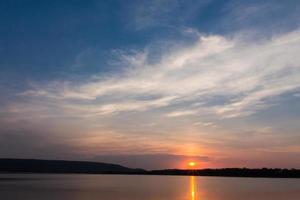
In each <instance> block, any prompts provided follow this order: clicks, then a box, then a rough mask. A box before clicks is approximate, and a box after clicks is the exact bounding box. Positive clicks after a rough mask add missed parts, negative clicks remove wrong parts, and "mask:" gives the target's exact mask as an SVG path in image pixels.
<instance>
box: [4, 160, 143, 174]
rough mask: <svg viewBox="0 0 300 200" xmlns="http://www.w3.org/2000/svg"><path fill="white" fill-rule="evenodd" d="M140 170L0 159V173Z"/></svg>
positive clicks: (65, 162) (106, 164)
mask: <svg viewBox="0 0 300 200" xmlns="http://www.w3.org/2000/svg"><path fill="white" fill-rule="evenodd" d="M141 171H143V170H142V169H131V168H127V167H123V166H121V165H116V164H108V163H98V162H87V161H65V160H37V159H9V158H3V159H0V172H26V173H133V172H141Z"/></svg>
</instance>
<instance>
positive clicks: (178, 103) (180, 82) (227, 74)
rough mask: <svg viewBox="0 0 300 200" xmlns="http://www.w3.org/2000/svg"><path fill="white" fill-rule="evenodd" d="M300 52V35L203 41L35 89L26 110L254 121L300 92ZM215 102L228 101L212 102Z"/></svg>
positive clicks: (129, 58) (127, 59)
mask: <svg viewBox="0 0 300 200" xmlns="http://www.w3.org/2000/svg"><path fill="white" fill-rule="evenodd" d="M299 50H300V30H295V31H292V32H288V33H285V34H281V35H275V36H273V37H272V38H269V39H259V38H258V39H257V40H248V39H244V38H243V37H242V36H241V35H236V36H235V37H228V38H226V37H223V36H220V35H208V36H203V35H202V36H199V39H198V40H197V41H196V42H195V43H194V44H193V45H186V46H182V47H181V48H177V49H173V50H172V51H169V52H167V53H166V54H164V55H162V57H161V59H160V60H157V61H156V62H154V63H149V62H148V57H149V55H148V53H147V51H146V50H145V51H142V52H140V53H137V54H136V55H126V54H124V55H123V56H122V57H123V58H124V62H123V64H124V65H125V66H126V67H125V69H126V70H124V71H123V72H122V73H118V74H117V73H115V74H113V73H112V74H109V75H108V76H105V75H103V74H101V75H99V76H98V77H97V76H96V78H95V76H94V77H93V78H91V79H90V80H86V81H84V82H82V83H80V82H76V83H74V82H70V81H54V82H51V83H49V84H47V85H37V84H36V85H34V87H33V88H31V89H30V90H28V91H25V92H23V93H22V95H23V97H24V98H25V99H27V106H25V105H24V104H22V106H21V107H26V108H27V109H26V110H28V109H29V108H30V107H32V108H34V109H37V107H38V105H40V106H41V107H43V106H44V107H46V108H47V107H48V106H55V107H57V108H58V109H61V111H62V112H64V113H65V114H67V113H70V115H78V116H96V115H107V114H118V113H122V112H128V111H133V112H151V110H155V109H157V108H168V112H167V113H165V116H168V117H177V116H184V115H185V116H187V115H203V114H210V115H215V116H216V117H219V118H232V117H240V116H246V115H251V114H254V113H256V112H259V111H260V110H263V109H265V108H268V107H270V106H272V105H273V104H271V103H270V101H269V99H270V98H272V97H276V96H280V95H282V94H284V93H287V92H293V91H295V90H297V89H299V87H300V58H299V56H298V55H297V52H299ZM215 97H223V99H224V101H223V102H218V104H217V105H215V104H212V103H211V101H212V99H213V98H215ZM28 99H29V100H28ZM30 105H31V106H30ZM32 105H34V106H32ZM193 105H194V106H193ZM195 105H196V106H195ZM14 106H15V107H16V106H17V105H14ZM15 110H17V109H15ZM20 110H21V109H20Z"/></svg>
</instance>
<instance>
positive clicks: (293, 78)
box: [0, 0, 300, 169]
mask: <svg viewBox="0 0 300 200" xmlns="http://www.w3.org/2000/svg"><path fill="white" fill-rule="evenodd" d="M299 19H300V2H298V1H295V0H286V1H281V0H270V1H263V0H261V1H259V0H251V1H250V0H249V1H247V0H240V1H238V0H228V1H223V0H201V1H197V0H145V1H139V0H128V1H122V0H103V1H96V0H86V1H81V0H71V1H70V0H59V1H58V0H57V1H56V0H54V1H53V0H45V1H39V0H0V69H1V70H0V94H1V95H0V157H5V158H40V159H64V160H89V161H99V162H110V163H118V164H122V165H125V166H128V167H138V168H145V169H162V168H186V167H187V166H186V164H187V162H189V161H195V162H196V163H197V168H223V167H253V168H254V167H272V168H273V167H280V168H300V160H299V157H300V123H299V122H300V56H299V52H300V20H299Z"/></svg>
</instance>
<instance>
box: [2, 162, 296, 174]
mask: <svg viewBox="0 0 300 200" xmlns="http://www.w3.org/2000/svg"><path fill="white" fill-rule="evenodd" d="M0 173H86V174H136V175H181V176H225V177H270V178H300V170H299V169H278V168H276V169H270V168H261V169H249V168H224V169H195V170H182V169H163V170H152V171H146V170H143V169H131V168H128V167H124V166H121V165H116V164H108V163H99V162H88V161H65V160H37V159H9V158H3V159H0Z"/></svg>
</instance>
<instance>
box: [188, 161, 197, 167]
mask: <svg viewBox="0 0 300 200" xmlns="http://www.w3.org/2000/svg"><path fill="white" fill-rule="evenodd" d="M188 165H189V166H190V167H194V166H195V165H196V163H195V162H189V163H188Z"/></svg>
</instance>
